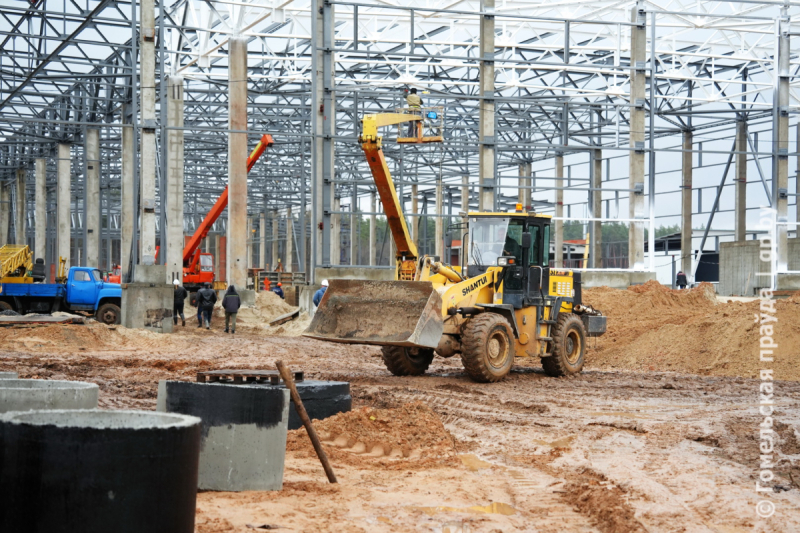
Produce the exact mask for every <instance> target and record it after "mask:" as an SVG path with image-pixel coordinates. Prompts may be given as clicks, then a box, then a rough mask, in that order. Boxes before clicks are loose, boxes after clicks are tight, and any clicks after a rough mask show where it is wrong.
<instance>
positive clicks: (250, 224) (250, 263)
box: [245, 217, 256, 268]
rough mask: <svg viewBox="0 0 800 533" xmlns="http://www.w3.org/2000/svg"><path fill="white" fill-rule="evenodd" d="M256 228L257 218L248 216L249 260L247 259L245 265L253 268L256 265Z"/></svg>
mask: <svg viewBox="0 0 800 533" xmlns="http://www.w3.org/2000/svg"><path fill="white" fill-rule="evenodd" d="M254 228H255V220H253V217H247V260H246V261H245V265H246V266H247V268H251V267H252V266H254V262H253V250H255V244H256V241H255V238H253V235H254V232H253V229H254Z"/></svg>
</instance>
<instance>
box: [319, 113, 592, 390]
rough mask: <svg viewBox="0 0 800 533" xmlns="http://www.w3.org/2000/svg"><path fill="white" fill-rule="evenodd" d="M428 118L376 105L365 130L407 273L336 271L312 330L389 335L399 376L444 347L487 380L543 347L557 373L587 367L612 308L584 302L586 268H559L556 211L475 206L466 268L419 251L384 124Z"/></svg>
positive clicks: (360, 337) (547, 366) (420, 369)
mask: <svg viewBox="0 0 800 533" xmlns="http://www.w3.org/2000/svg"><path fill="white" fill-rule="evenodd" d="M420 119H421V118H420V117H419V116H415V115H408V114H399V113H387V114H378V115H367V116H365V117H364V120H363V123H362V124H363V129H362V133H361V137H360V142H361V147H362V149H363V150H364V154H365V155H366V157H367V162H368V163H369V166H370V169H371V171H372V175H373V178H374V179H375V185H376V187H377V189H378V193H379V195H380V197H381V202H382V203H383V206H384V210H385V212H386V217H387V222H388V225H389V228H390V230H391V232H392V236H393V238H394V242H395V245H396V249H397V267H396V271H395V279H396V280H397V281H363V280H331V281H330V286H329V287H328V290H327V292H326V293H325V296H324V297H323V298H322V301H321V302H320V305H319V308H318V309H317V312H316V314H315V315H314V318H313V320H312V321H311V324H310V325H309V327H308V329H307V330H306V332H305V333H304V335H305V336H308V337H313V338H317V339H322V340H328V341H333V342H342V343H351V344H375V345H380V346H382V347H383V348H382V355H383V360H384V363H385V364H386V366H387V368H388V369H389V370H390V371H391V372H392V373H393V374H395V375H398V376H407V375H419V374H423V373H424V372H425V370H427V368H428V366H429V365H430V363H431V361H432V360H433V357H434V355H435V354H438V355H439V356H441V357H451V356H453V355H456V354H460V356H461V360H462V362H463V364H464V368H465V369H466V371H467V373H468V374H469V375H470V377H472V379H474V380H476V381H480V382H490V381H499V380H501V379H503V377H505V376H506V374H508V372H509V371H510V370H511V366H512V365H513V362H514V357H515V356H516V357H534V356H538V357H541V359H542V366H543V367H544V370H545V372H546V373H547V374H548V375H551V376H563V375H568V374H574V373H577V372H580V371H581V369H582V368H583V363H584V352H585V348H586V337H587V336H597V335H602V334H603V333H604V332H605V329H606V317H605V316H602V314H601V313H599V312H598V311H595V310H594V309H592V308H591V307H587V306H583V305H582V304H581V283H580V273H579V272H572V271H570V270H551V269H550V268H549V256H550V217H549V216H547V215H540V214H535V213H525V212H522V206H519V205H518V206H517V211H516V212H514V213H483V212H481V213H468V215H467V218H468V224H469V236H468V239H467V246H468V250H467V249H463V251H462V263H465V264H463V265H461V268H454V267H451V266H449V265H445V264H443V263H442V262H441V261H440V259H439V258H438V257H434V256H423V257H418V253H417V248H416V246H415V244H414V242H413V241H412V240H411V238H410V235H409V233H408V228H407V226H406V223H405V219H404V217H403V214H402V212H401V206H400V202H399V200H398V198H397V193H396V191H395V188H394V184H393V182H392V179H391V175H390V173H389V168H388V166H387V165H386V159H385V158H384V155H383V151H382V149H381V137H380V136H379V135H378V128H380V127H381V126H387V125H391V124H400V123H403V122H408V121H418V120H420ZM558 252H559V250H557V251H556V253H558Z"/></svg>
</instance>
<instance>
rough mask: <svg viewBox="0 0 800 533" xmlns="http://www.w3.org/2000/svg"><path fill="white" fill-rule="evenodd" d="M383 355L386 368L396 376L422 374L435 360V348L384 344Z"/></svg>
mask: <svg viewBox="0 0 800 533" xmlns="http://www.w3.org/2000/svg"><path fill="white" fill-rule="evenodd" d="M381 357H383V362H384V364H385V365H386V368H388V369H389V372H391V373H392V374H394V375H395V376H421V375H422V374H424V373H425V371H426V370H428V367H429V366H430V365H431V361H433V350H431V349H428V348H407V347H405V346H384V347H382V348H381Z"/></svg>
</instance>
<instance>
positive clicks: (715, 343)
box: [584, 281, 800, 380]
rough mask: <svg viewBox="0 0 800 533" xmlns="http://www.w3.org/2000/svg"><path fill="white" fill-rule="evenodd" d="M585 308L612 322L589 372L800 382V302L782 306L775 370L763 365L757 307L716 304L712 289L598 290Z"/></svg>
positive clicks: (652, 285)
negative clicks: (767, 374) (771, 375)
mask: <svg viewBox="0 0 800 533" xmlns="http://www.w3.org/2000/svg"><path fill="white" fill-rule="evenodd" d="M584 301H585V302H586V303H588V304H591V305H593V306H594V307H595V308H596V309H599V310H600V311H602V312H603V313H604V314H605V315H607V316H608V331H607V332H606V334H605V335H604V336H602V337H599V338H598V339H596V341H595V339H590V340H589V346H590V347H594V346H595V344H596V349H592V350H590V351H589V353H588V357H587V365H588V366H589V367H592V366H594V367H600V368H621V369H631V370H659V371H661V370H673V371H677V372H691V373H697V374H702V375H724V376H733V375H735V376H742V377H758V372H759V370H761V369H762V368H772V369H774V371H775V378H776V379H790V380H800V366H798V365H797V364H796V363H797V361H798V357H797V355H798V351H800V348H798V347H800V299H794V298H793V299H786V300H776V302H775V307H776V309H777V313H776V315H777V318H778V322H777V324H776V326H775V334H774V338H775V340H776V342H777V343H778V344H779V346H780V348H779V349H778V350H777V351H776V356H775V360H774V362H773V363H771V364H769V365H765V363H763V362H761V361H759V339H760V337H761V335H760V332H759V327H758V324H756V323H755V321H754V318H755V315H756V313H758V311H759V302H758V301H754V302H747V303H743V302H732V301H731V302H729V303H717V302H716V299H715V297H714V292H713V287H712V286H711V285H709V284H702V285H700V286H699V287H696V288H694V289H691V290H685V291H677V290H671V289H669V288H667V287H665V286H663V285H660V284H659V283H657V282H655V281H650V282H648V283H646V284H645V285H640V286H636V287H630V288H629V289H628V290H617V289H609V288H608V287H599V288H593V289H587V290H585V291H584Z"/></svg>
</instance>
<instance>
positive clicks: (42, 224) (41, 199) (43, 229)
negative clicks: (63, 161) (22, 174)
mask: <svg viewBox="0 0 800 533" xmlns="http://www.w3.org/2000/svg"><path fill="white" fill-rule="evenodd" d="M34 165H35V166H34V169H35V172H36V182H35V202H36V208H35V211H34V216H35V220H34V223H35V227H34V233H35V236H34V253H33V256H34V257H35V258H37V259H38V258H40V257H41V258H42V259H45V258H46V257H47V160H46V159H43V158H38V159H36V161H35V163H34ZM48 277H49V274H48Z"/></svg>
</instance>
